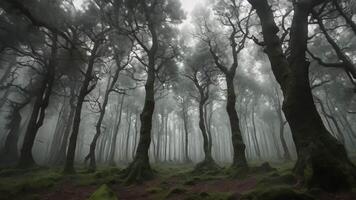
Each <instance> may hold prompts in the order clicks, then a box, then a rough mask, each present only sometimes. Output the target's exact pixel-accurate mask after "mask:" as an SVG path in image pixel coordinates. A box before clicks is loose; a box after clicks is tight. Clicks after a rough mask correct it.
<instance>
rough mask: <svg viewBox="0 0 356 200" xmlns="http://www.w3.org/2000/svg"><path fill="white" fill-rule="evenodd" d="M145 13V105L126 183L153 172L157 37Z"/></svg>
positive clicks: (151, 174)
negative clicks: (148, 39) (147, 40)
mask: <svg viewBox="0 0 356 200" xmlns="http://www.w3.org/2000/svg"><path fill="white" fill-rule="evenodd" d="M145 12H146V20H147V22H148V29H149V32H150V33H151V37H152V46H151V48H150V49H149V50H146V53H147V56H148V65H147V80H146V84H145V91H146V94H145V103H144V106H143V110H142V113H141V115H140V120H141V127H140V140H139V143H138V146H137V150H136V155H135V158H134V160H133V161H132V162H131V164H130V165H129V166H128V168H127V169H126V174H125V176H124V177H125V178H126V182H127V183H130V182H140V181H142V180H143V179H147V178H151V177H152V176H153V172H152V169H151V166H150V162H149V157H148V153H149V152H148V150H149V147H150V144H151V130H152V116H153V112H154V108H155V97H154V95H155V89H154V85H155V79H156V74H155V71H156V54H157V51H158V42H159V41H158V35H157V32H156V31H157V30H156V26H157V25H156V24H155V22H154V20H153V19H151V17H150V16H149V15H150V14H149V13H147V12H149V11H148V10H146V11H145Z"/></svg>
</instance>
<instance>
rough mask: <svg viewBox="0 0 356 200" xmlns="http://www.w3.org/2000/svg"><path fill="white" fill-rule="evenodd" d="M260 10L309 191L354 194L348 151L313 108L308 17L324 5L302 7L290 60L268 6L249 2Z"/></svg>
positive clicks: (294, 23) (300, 171)
mask: <svg viewBox="0 0 356 200" xmlns="http://www.w3.org/2000/svg"><path fill="white" fill-rule="evenodd" d="M249 2H250V3H251V4H252V6H253V7H254V8H255V9H256V10H257V15H258V16H259V18H260V21H261V25H262V33H263V37H264V42H265V44H266V46H267V47H266V49H265V51H266V53H267V55H268V57H269V60H270V62H271V66H272V71H273V73H274V75H275V77H276V79H277V81H278V83H279V84H280V85H281V87H282V91H283V93H284V102H283V111H284V113H285V116H286V119H287V121H288V123H289V125H290V128H291V130H292V136H293V140H294V142H295V145H296V149H297V154H298V160H297V163H296V165H295V167H294V171H295V173H297V174H299V175H301V176H302V177H303V178H304V181H305V183H306V184H307V186H308V187H321V188H323V189H325V190H328V191H336V190H341V189H350V188H351V182H350V180H352V179H355V178H356V174H355V167H354V165H353V164H352V163H351V162H350V160H349V159H348V157H347V154H346V150H345V148H344V146H343V145H342V144H341V143H340V142H338V141H337V140H336V139H335V138H334V137H332V136H331V135H330V133H329V132H328V131H327V129H326V128H325V126H324V124H323V122H322V120H321V118H320V116H319V114H318V111H317V109H316V107H315V104H314V102H313V97H312V93H311V89H310V84H309V77H308V66H309V63H308V62H307V61H306V59H305V57H306V55H305V52H306V49H307V39H308V17H309V15H310V12H311V11H312V8H313V6H315V5H316V4H317V3H320V2H323V1H298V2H296V3H295V5H294V17H293V20H292V28H291V34H290V38H291V39H290V46H289V48H290V50H291V52H290V57H289V58H288V60H287V58H286V56H285V55H284V53H283V50H282V47H281V42H280V39H279V38H278V36H277V32H278V27H277V26H276V24H275V22H274V17H273V12H272V10H271V7H270V6H269V5H268V2H267V0H249Z"/></svg>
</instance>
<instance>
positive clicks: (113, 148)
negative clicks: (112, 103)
mask: <svg viewBox="0 0 356 200" xmlns="http://www.w3.org/2000/svg"><path fill="white" fill-rule="evenodd" d="M124 101H125V94H122V96H121V103H120V110H119V116H118V118H119V119H116V120H118V121H117V122H116V124H115V128H114V130H113V133H112V134H113V137H112V139H111V145H110V149H109V156H108V160H107V162H108V163H109V165H111V166H114V165H115V160H114V158H115V151H116V143H117V135H118V134H119V129H120V125H121V120H122V119H121V117H122V108H123V105H124Z"/></svg>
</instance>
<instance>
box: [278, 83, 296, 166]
mask: <svg viewBox="0 0 356 200" xmlns="http://www.w3.org/2000/svg"><path fill="white" fill-rule="evenodd" d="M275 93H276V98H277V99H276V105H277V106H276V112H277V115H278V120H279V138H280V140H281V143H282V147H283V151H284V154H283V159H284V160H286V161H290V160H291V159H292V157H291V155H290V152H289V150H288V146H287V142H286V140H285V138H284V126H285V123H284V119H283V113H282V112H283V111H282V105H281V100H280V97H279V92H278V89H277V88H275Z"/></svg>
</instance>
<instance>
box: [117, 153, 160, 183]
mask: <svg viewBox="0 0 356 200" xmlns="http://www.w3.org/2000/svg"><path fill="white" fill-rule="evenodd" d="M153 177H154V171H153V170H152V169H151V166H150V164H149V163H147V162H144V161H143V160H141V159H135V160H134V161H133V162H132V163H131V164H130V165H129V166H128V167H127V168H126V169H125V171H124V175H123V178H124V179H125V181H124V182H125V183H126V184H131V183H141V182H143V181H145V180H149V179H152V178H153Z"/></svg>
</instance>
